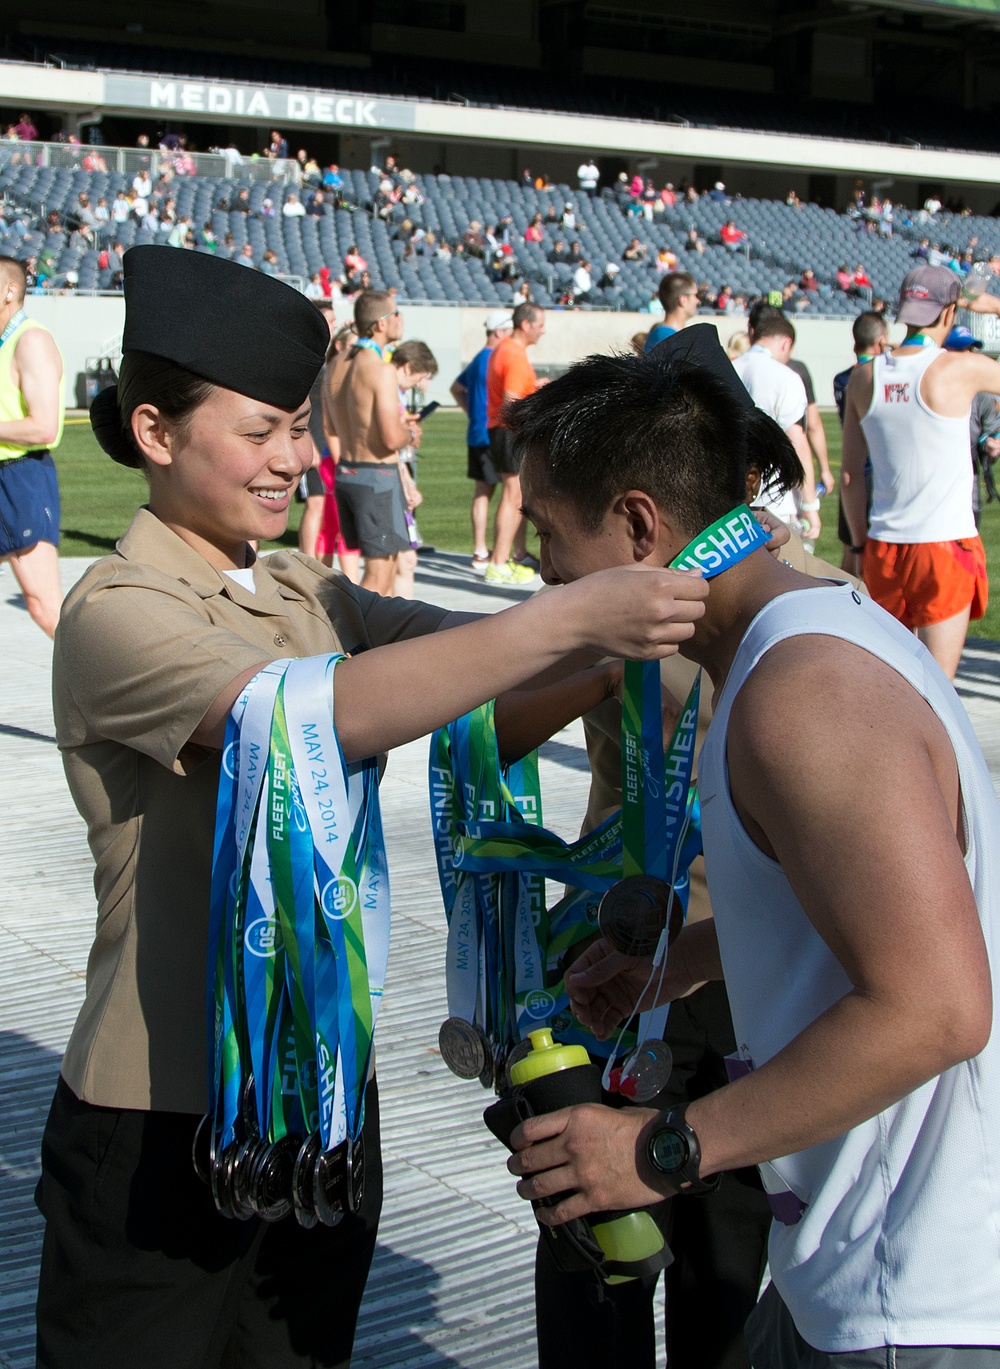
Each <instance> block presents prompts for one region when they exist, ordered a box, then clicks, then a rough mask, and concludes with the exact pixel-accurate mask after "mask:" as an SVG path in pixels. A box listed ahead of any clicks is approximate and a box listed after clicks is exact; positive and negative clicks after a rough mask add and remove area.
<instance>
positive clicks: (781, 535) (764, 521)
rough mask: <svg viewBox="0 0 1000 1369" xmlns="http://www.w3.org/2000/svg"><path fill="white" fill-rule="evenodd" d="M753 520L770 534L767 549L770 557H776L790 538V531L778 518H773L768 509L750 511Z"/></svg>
mask: <svg viewBox="0 0 1000 1369" xmlns="http://www.w3.org/2000/svg"><path fill="white" fill-rule="evenodd" d="M751 512H752V513H753V516H754V518H756V520H757V522H758V523H759V524H760V525H761V527H762V528H764V530H765V531H766V532H769V533H770V534H771V540H770V542H769V543H768V544H767V549H768V551H769V552H770V553H771V555H772V556H777V555H778V553H779V551H780V550H781V548H782V547H783V546H785V545H786V544H787V543H788V541H789V540H790V538H791V535H792V534H791V531H790V529H789V527H788V524H787V523H783V522H782V521H781V519H780V518H775V516H774V514H773V513H771V512H770V511H769V510H768V509H753V510H751Z"/></svg>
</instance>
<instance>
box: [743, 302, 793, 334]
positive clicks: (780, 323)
mask: <svg viewBox="0 0 1000 1369" xmlns="http://www.w3.org/2000/svg"><path fill="white" fill-rule="evenodd" d="M747 332H748V333H749V334H750V338H751V341H753V342H760V341H761V339H762V338H766V337H787V338H791V340H792V342H794V341H795V329H794V328H793V327H792V324H791V321H790V320H789V317H788V315H787V314H785V313H783V312H782V311H781V310H780V309H778V308H776V307H775V306H774V305H773V304H768V303H767V302H766V301H764V300H758V301H757V303H756V304H755V305H754V306H753V308H752V309H751V310H750V315H749V317H748V319H747Z"/></svg>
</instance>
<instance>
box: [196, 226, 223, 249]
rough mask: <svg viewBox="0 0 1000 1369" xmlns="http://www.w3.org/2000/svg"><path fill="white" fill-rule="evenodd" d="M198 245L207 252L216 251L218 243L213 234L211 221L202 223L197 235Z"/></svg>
mask: <svg viewBox="0 0 1000 1369" xmlns="http://www.w3.org/2000/svg"><path fill="white" fill-rule="evenodd" d="M198 246H199V247H202V248H204V249H205V251H207V252H217V251H218V249H219V243H218V240H217V238H216V236H215V231H214V230H213V228H212V225H211V223H203V224H202V226H201V232H200V233H199V235H198Z"/></svg>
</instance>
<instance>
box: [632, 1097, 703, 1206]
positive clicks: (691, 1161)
mask: <svg viewBox="0 0 1000 1369" xmlns="http://www.w3.org/2000/svg"><path fill="white" fill-rule="evenodd" d="M685 1112H686V1104H685V1105H681V1106H680V1107H673V1108H666V1109H665V1110H664V1111H663V1112H661V1113H660V1115H659V1117H657V1119H656V1121H655V1122H654V1123H653V1126H652V1129H651V1130H650V1133H649V1139H648V1140H647V1142H646V1158H647V1160H648V1161H649V1164H650V1166H651V1167H652V1169H653V1170H655V1172H656V1173H657V1174H659V1175H662V1176H663V1177H664V1178H667V1179H669V1180H670V1181H671V1183H673V1184H674V1185H675V1191H676V1192H677V1193H684V1194H688V1193H711V1192H713V1191H714V1190H715V1189H717V1188H718V1187H719V1184H720V1182H721V1181H722V1175H721V1174H713V1175H712V1177H711V1178H710V1179H703V1178H702V1177H701V1143H700V1142H699V1140H698V1134H697V1132H696V1131H695V1129H694V1127H692V1126H691V1124H690V1123H689V1122H688V1120H687V1118H686V1117H685ZM666 1130H670V1131H674V1132H677V1133H679V1135H681V1136H682V1137H683V1138H684V1141H685V1143H686V1145H687V1159H686V1160H685V1161H684V1163H683V1164H682V1165H680V1166H679V1168H678V1169H676V1170H674V1171H672V1172H670V1171H667V1170H664V1169H663V1168H662V1167H661V1166H660V1165H659V1164H657V1162H656V1157H655V1152H654V1148H653V1142H654V1141H655V1139H656V1136H657V1134H658V1133H659V1132H662V1131H666Z"/></svg>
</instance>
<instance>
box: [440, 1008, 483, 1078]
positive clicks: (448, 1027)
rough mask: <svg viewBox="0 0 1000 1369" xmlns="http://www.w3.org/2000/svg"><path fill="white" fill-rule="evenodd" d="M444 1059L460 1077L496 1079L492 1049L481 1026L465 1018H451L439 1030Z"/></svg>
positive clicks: (442, 1057) (453, 1072)
mask: <svg viewBox="0 0 1000 1369" xmlns="http://www.w3.org/2000/svg"><path fill="white" fill-rule="evenodd" d="M438 1049H439V1050H440V1052H441V1059H442V1060H443V1061H444V1063H445V1064H446V1065H447V1066H448V1068H449V1069H450V1070H451V1072H452V1074H457V1075H458V1077H459V1079H482V1077H483V1076H484V1075H485V1076H486V1078H487V1085H488V1084H489V1083H490V1082H492V1079H493V1052H492V1050H491V1049H490V1043H489V1041H488V1040H487V1037H486V1033H485V1032H484V1031H483V1030H482V1028H481V1027H476V1026H474V1025H473V1024H472V1023H471V1022H466V1021H465V1019H464V1018H462V1017H449V1018H448V1019H447V1021H445V1022H442V1023H441V1030H440V1031H439V1032H438Z"/></svg>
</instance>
